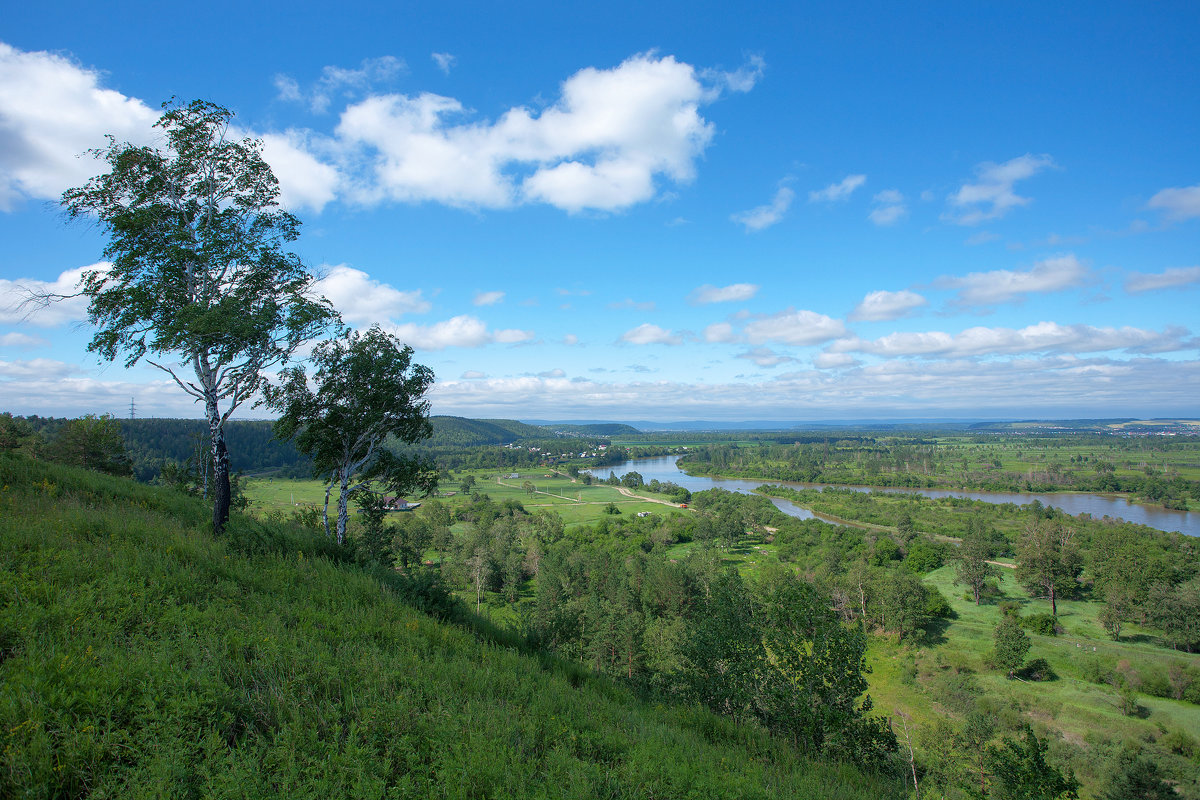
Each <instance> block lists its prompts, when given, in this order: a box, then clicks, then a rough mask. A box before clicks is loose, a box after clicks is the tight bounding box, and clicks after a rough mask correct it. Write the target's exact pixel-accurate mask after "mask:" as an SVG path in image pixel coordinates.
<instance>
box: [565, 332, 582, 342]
mask: <svg viewBox="0 0 1200 800" xmlns="http://www.w3.org/2000/svg"><path fill="white" fill-rule="evenodd" d="M563 344H565V345H577V344H579V337H578V336H576V335H575V334H573V333H568V334H567V335H566V336H564V337H563Z"/></svg>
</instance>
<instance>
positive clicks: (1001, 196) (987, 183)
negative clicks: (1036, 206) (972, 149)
mask: <svg viewBox="0 0 1200 800" xmlns="http://www.w3.org/2000/svg"><path fill="white" fill-rule="evenodd" d="M1053 166H1055V164H1054V161H1053V159H1051V158H1050V156H1048V155H1040V156H1035V155H1030V154H1028V153H1027V154H1025V155H1023V156H1018V157H1016V158H1014V159H1011V160H1009V161H1005V162H1004V163H1003V164H993V163H992V162H990V161H985V162H984V163H982V164H980V165H979V166H977V167H976V168H975V175H976V179H977V181H976V182H975V183H964V184H963V185H962V187H961V188H959V190H958V191H957V192H955V193H954V194H952V195H950V197H949V201H950V204H951V205H952V206H954V207H955V208H956V209H958V211H956V212H954V213H948V214H947V215H945V217H944V218H945V219H948V220H950V221H952V222H955V223H957V224H959V225H978V224H979V223H981V222H985V221H987V220H991V219H999V218H1000V217H1003V216H1004V215H1005V214H1007V213H1008V212H1009V210H1011V209H1013V208H1016V207H1019V206H1023V205H1027V204H1029V203H1031V202H1033V201H1032V200H1030V198H1028V197H1021V196H1020V195H1018V194H1017V193H1016V192H1014V191H1013V186H1014V184H1016V182H1017V181H1020V180H1025V179H1026V178H1031V177H1033V176H1034V175H1036V174H1037V173H1039V172H1041V171H1042V170H1043V169H1046V168H1047V167H1053Z"/></svg>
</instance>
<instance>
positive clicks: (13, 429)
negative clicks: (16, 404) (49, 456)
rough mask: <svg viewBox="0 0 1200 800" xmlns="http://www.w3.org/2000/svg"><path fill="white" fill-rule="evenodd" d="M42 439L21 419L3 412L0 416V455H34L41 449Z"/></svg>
mask: <svg viewBox="0 0 1200 800" xmlns="http://www.w3.org/2000/svg"><path fill="white" fill-rule="evenodd" d="M41 445H42V437H41V436H39V435H38V433H37V432H36V431H34V429H33V426H31V425H30V424H29V423H28V422H26V421H25V420H23V419H18V418H16V417H14V416H13V415H12V414H10V413H9V412H7V411H5V412H4V413H3V414H0V453H24V454H25V455H29V456H32V455H36V454H37V452H38V450H39V449H41Z"/></svg>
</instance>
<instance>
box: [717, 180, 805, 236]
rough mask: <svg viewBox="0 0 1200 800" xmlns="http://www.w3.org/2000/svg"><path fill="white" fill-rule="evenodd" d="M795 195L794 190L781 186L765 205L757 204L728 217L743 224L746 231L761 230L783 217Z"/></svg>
mask: <svg viewBox="0 0 1200 800" xmlns="http://www.w3.org/2000/svg"><path fill="white" fill-rule="evenodd" d="M795 196H796V193H795V192H793V191H792V190H791V189H789V188H787V187H786V186H782V187H780V189H779V191H777V192H775V197H774V199H773V200H771V202H770V203H768V204H767V205H765V206H758V207H757V208H752V209H750V210H749V211H739V212H738V213H736V214H733V215H732V216H730V217H729V218H730V219H731V220H733V221H734V222H736V223H738V224H739V225H745V226H746V230H747V231H761V230H763V229H764V228H769V227H771V226H772V225H774V224H775V223H777V222H779V220H781V219H783V215H784V214H786V213H787V210H788V208H789V207H790V206H791V205H792V199H793V198H794V197H795Z"/></svg>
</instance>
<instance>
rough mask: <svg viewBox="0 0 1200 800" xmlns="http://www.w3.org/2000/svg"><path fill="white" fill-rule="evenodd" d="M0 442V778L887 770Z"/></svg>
mask: <svg viewBox="0 0 1200 800" xmlns="http://www.w3.org/2000/svg"><path fill="white" fill-rule="evenodd" d="M207 517H208V513H207V509H206V508H205V507H204V506H203V505H201V504H200V503H198V502H196V501H194V500H192V499H189V498H187V497H184V496H182V495H178V494H173V493H171V492H170V491H168V490H165V489H158V488H154V487H147V486H142V485H138V484H135V483H133V482H131V481H125V480H122V479H117V478H110V477H107V476H101V475H97V474H92V473H84V472H80V471H76V470H71V469H66V468H60V467H54V466H51V465H47V464H44V463H40V462H33V461H29V460H25V459H18V458H16V457H12V456H0V736H3V737H4V742H3V751H2V754H0V761H2V764H0V796H4V797H38V798H41V797H47V798H48V797H96V798H104V797H120V798H137V797H146V796H152V795H153V796H171V797H197V798H198V797H232V796H237V797H320V798H339V797H354V798H375V797H379V798H383V797H389V798H391V797H421V798H426V797H580V798H594V797H714V798H715V797H830V798H860V797H861V798H868V797H869V798H881V797H886V796H889V795H892V794H895V793H896V792H898V791H899V790H900V787H899V786H898V785H897V784H895V783H894V782H892V781H886V782H885V781H883V779H881V778H877V777H874V776H870V775H863V774H862V773H860V772H858V771H856V770H854V769H852V768H850V767H845V766H840V765H827V764H810V763H808V762H806V761H804V760H802V759H800V758H799V757H798V756H797V755H796V754H795V753H794V752H793V751H792V750H791V749H790V748H789V747H788V746H787V745H785V744H784V743H782V742H780V741H779V740H776V739H772V738H770V737H769V736H767V735H765V734H764V733H763V732H762V731H761V730H759V729H757V728H755V727H752V726H739V725H735V724H734V723H732V722H730V721H729V720H726V719H723V718H720V717H717V716H714V715H712V714H710V713H708V712H705V711H701V710H699V709H697V708H685V707H678V706H671V705H663V704H651V703H647V702H644V701H641V700H639V699H638V698H637V697H635V696H634V695H633V694H631V693H630V692H629V691H627V690H626V689H624V688H622V687H620V686H617V685H615V684H613V683H610V682H609V681H607V680H604V679H601V678H598V677H594V676H591V675H589V674H587V673H583V672H579V671H578V670H577V668H575V667H574V666H572V665H566V664H563V663H561V662H558V661H555V660H553V659H551V658H548V657H542V658H538V657H531V656H526V655H522V654H520V653H518V652H517V651H516V650H515V649H511V648H505V647H503V646H501V645H499V644H496V643H493V642H488V641H486V640H484V639H482V638H481V637H480V636H478V635H476V634H475V633H474V632H473V631H472V630H471V629H469V628H467V627H460V626H455V625H451V624H448V623H444V622H439V621H437V620H435V619H433V618H431V617H429V616H426V615H425V614H423V613H421V612H419V611H417V610H415V609H413V608H411V607H410V606H407V605H405V604H403V603H402V602H400V600H399V589H400V588H401V587H400V586H399V584H398V582H397V581H395V580H394V579H392V578H390V577H389V576H387V575H383V574H380V575H372V574H369V573H368V572H366V571H364V570H363V569H362V568H360V567H359V566H357V565H355V564H354V563H352V562H351V561H350V560H349V559H347V558H346V557H345V554H343V553H340V552H338V551H336V550H334V549H333V548H331V547H329V546H328V545H327V544H326V543H325V542H323V541H322V540H320V539H316V538H312V537H311V536H310V535H309V534H306V533H305V532H303V531H300V530H298V529H295V528H290V527H288V526H287V525H284V524H270V525H260V524H258V523H253V522H250V521H247V520H240V519H237V518H235V519H234V520H233V522H232V523H231V525H230V532H229V534H228V535H227V536H226V537H224V538H222V539H221V540H214V539H212V538H211V537H210V536H209V535H208V534H207V533H206V530H205V525H206V520H207Z"/></svg>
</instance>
